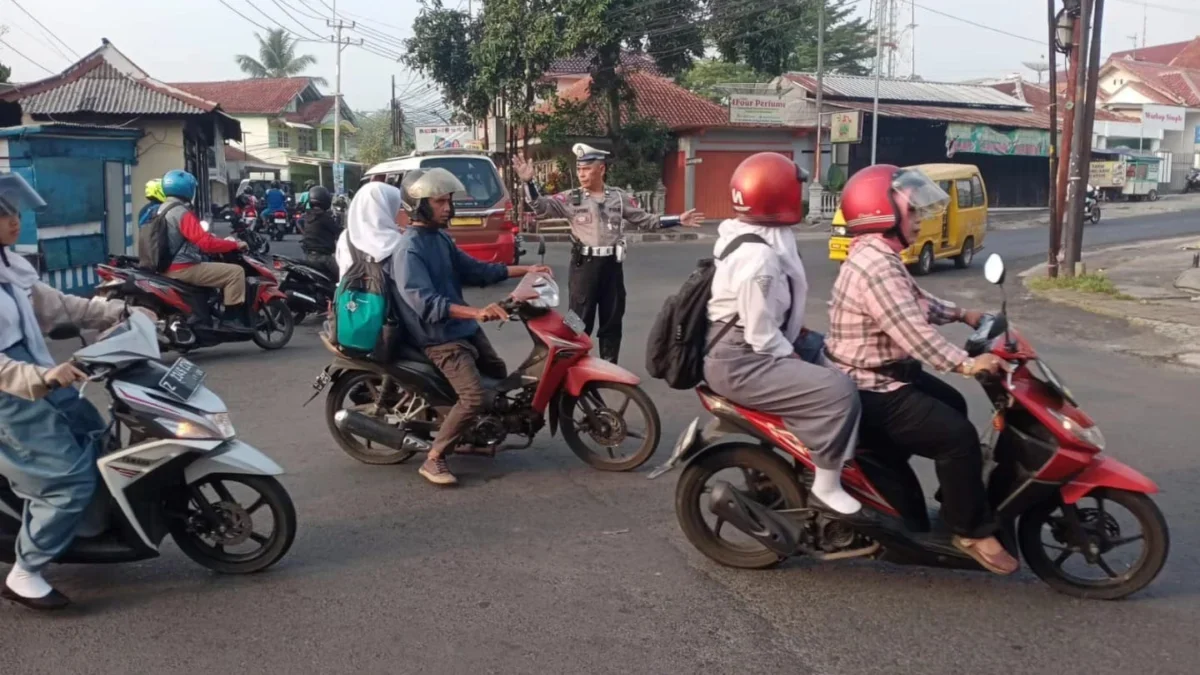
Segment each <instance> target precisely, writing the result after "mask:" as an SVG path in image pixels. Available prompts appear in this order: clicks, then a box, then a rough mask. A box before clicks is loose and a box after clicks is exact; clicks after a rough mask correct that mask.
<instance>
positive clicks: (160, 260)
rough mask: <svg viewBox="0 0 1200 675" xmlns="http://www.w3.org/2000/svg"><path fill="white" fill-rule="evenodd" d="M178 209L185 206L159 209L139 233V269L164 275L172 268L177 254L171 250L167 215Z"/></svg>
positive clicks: (179, 204)
mask: <svg viewBox="0 0 1200 675" xmlns="http://www.w3.org/2000/svg"><path fill="white" fill-rule="evenodd" d="M176 208H184V204H182V203H180V202H175V203H174V204H171V205H170V206H168V207H167V208H165V209H164V208H162V207H159V209H158V213H156V214H154V217H153V218H151V219H150V222H148V223H146V224H145V226H143V227H142V229H141V230H140V231H139V232H138V267H140V268H142V269H144V270H147V271H150V272H157V273H158V274H162V273H163V272H166V271H167V268H168V267H170V266H171V260H173V259H174V258H175V253H176V252H175V251H172V250H171V235H170V226H168V225H167V214H168V213H170V212H171V211H173V210H175V209H176Z"/></svg>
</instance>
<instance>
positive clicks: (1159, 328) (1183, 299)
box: [1021, 236, 1200, 368]
mask: <svg viewBox="0 0 1200 675" xmlns="http://www.w3.org/2000/svg"><path fill="white" fill-rule="evenodd" d="M1197 254H1200V239H1198V238H1197V237H1195V236H1191V237H1183V238H1176V239H1167V240H1162V241H1154V242H1139V243H1135V244H1126V245H1122V246H1114V247H1110V248H1104V249H1100V250H1096V251H1088V252H1087V255H1086V256H1085V260H1086V263H1087V269H1088V271H1089V272H1097V273H1102V274H1103V275H1104V276H1105V277H1107V278H1108V279H1109V280H1111V281H1112V284H1113V286H1114V288H1113V289H1111V290H1112V291H1113V292H1082V291H1075V290H1063V289H1033V288H1030V290H1031V291H1032V292H1033V293H1034V294H1035V295H1038V296H1040V297H1043V298H1045V299H1047V300H1050V301H1052V302H1058V303H1063V304H1067V305H1072V306H1074V307H1078V308H1080V309H1084V310H1087V311H1090V312H1093V313H1095V314H1100V315H1104V316H1109V317H1115V318H1119V319H1124V320H1126V321H1128V322H1129V323H1131V324H1133V325H1135V326H1144V327H1149V328H1151V329H1153V330H1154V332H1155V333H1157V334H1158V335H1160V336H1162V337H1165V338H1169V339H1170V340H1171V341H1173V342H1174V343H1175V345H1176V348H1175V349H1174V350H1173V353H1171V354H1166V355H1164V354H1156V355H1155V356H1157V357H1160V358H1162V357H1166V358H1167V360H1169V361H1176V362H1178V363H1180V364H1184V365H1188V366H1192V367H1196V368H1200V269H1197V268H1193V267H1192V264H1193V262H1194V260H1195V256H1196V255H1197ZM1045 274H1046V267H1045V265H1044V264H1043V265H1038V266H1036V267H1033V268H1031V269H1029V270H1026V271H1025V272H1023V273H1022V274H1021V276H1022V278H1023V279H1024V282H1025V286H1026V287H1027V288H1029V287H1030V281H1031V280H1032V279H1035V278H1039V277H1044V276H1045Z"/></svg>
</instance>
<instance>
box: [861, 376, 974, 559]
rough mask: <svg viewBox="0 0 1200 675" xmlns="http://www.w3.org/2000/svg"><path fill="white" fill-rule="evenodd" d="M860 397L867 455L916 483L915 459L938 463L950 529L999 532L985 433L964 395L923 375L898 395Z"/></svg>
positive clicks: (968, 534) (866, 393)
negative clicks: (986, 474) (982, 441)
mask: <svg viewBox="0 0 1200 675" xmlns="http://www.w3.org/2000/svg"><path fill="white" fill-rule="evenodd" d="M859 398H860V399H861V400H862V429H861V434H862V442H861V446H862V447H864V448H869V450H867V451H866V454H867V455H869V456H870V458H871V459H872V460H873V461H875V462H878V463H880V464H884V465H885V466H887V467H889V468H891V469H892V470H893V471H894V472H895V473H896V474H898V475H908V476H912V480H913V481H914V482H915V479H916V476H915V475H914V474H912V469H911V468H910V467H909V466H908V461H909V459H911V458H912V456H913V455H917V456H919V457H927V458H929V459H932V460H933V461H934V464H935V466H936V469H937V477H938V483H940V484H941V490H940V492H941V494H942V513H941V515H942V520H943V521H945V523H946V525H947V526H948V527H949V528H950V530H951V531H952V532H954V533H955V534H958V535H961V536H964V537H970V538H981V537H987V536H991V535H992V534H994V533H995V531H996V524H995V522H994V520H993V518H992V513H991V509H990V507H989V506H988V502H987V492H986V490H985V489H984V486H983V475H982V474H983V454H982V451H981V449H980V445H979V434H978V432H976V431H975V427H974V425H972V424H971V421H970V420H969V419H968V418H967V402H966V400H965V399H964V398H963V397H962V394H959V393H958V391H957V390H955V389H954V387H951V386H950V385H948V384H946V383H945V382H942V381H941V380H939V379H938V378H937V377H934V376H933V375H930V374H929V373H924V372H923V373H921V374H920V375H919V376H917V378H916V380H915V381H914V382H913V383H911V384H909V385H907V386H904V387H901V388H900V389H897V390H896V391H890V392H886V393H880V392H872V391H860V392H859ZM918 489H919V486H918ZM917 494H920V493H919V492H918V493H917ZM920 508H921V509H924V504H921V505H920Z"/></svg>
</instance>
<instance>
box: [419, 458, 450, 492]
mask: <svg viewBox="0 0 1200 675" xmlns="http://www.w3.org/2000/svg"><path fill="white" fill-rule="evenodd" d="M418 473H420V474H421V475H422V476H424V477H425V480H427V481H429V482H430V483H433V484H434V485H458V479H457V478H455V477H454V474H452V473H450V467H449V466H447V465H446V458H445V457H430V458H428V459H426V460H425V463H424V464H422V465H421V469H420V471H418Z"/></svg>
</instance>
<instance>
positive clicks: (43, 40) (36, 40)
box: [10, 23, 75, 63]
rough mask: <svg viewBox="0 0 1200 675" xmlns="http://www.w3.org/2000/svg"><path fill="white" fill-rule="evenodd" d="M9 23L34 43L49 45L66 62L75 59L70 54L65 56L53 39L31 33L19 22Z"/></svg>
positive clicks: (72, 61) (71, 61)
mask: <svg viewBox="0 0 1200 675" xmlns="http://www.w3.org/2000/svg"><path fill="white" fill-rule="evenodd" d="M10 25H11V26H12V27H13V28H16V29H17V30H19V31H21V32H22V33H24V34H26V35H28V36H29V39H30V40H33V41H34V43H44V44H47V45H49V46H50V48H51V49H53V50H54V52H55V53H56V54H58V55H59V56H61V57H62V58H63V60H64V61H66V62H67V63H74V61H75V59H73V58H71V57H70V56H67V54H66V52H64V51H63V50H61V49H59V48H58V45H56V44H54V42H53V41H49V40H47V39H46V38H44V37H42V36H40V35H34V34H33V33H31V32H30V31H27V30H25V27H24V26H22V25H20V24H18V23H12V24H10Z"/></svg>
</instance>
